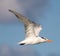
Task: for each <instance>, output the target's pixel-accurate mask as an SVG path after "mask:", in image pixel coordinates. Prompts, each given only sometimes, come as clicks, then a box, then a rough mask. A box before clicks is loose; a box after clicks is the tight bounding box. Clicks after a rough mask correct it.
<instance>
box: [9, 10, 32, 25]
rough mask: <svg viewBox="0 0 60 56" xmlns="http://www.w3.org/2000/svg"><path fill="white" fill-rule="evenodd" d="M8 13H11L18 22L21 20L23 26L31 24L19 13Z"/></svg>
mask: <svg viewBox="0 0 60 56" xmlns="http://www.w3.org/2000/svg"><path fill="white" fill-rule="evenodd" d="M9 11H10V12H12V13H13V14H14V15H15V16H16V17H17V18H18V19H19V20H21V21H22V22H23V23H24V24H26V25H28V24H30V23H31V21H30V20H29V19H28V18H26V17H25V16H23V15H21V14H20V13H18V12H16V11H14V10H9Z"/></svg>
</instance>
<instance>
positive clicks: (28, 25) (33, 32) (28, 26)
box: [9, 10, 51, 45]
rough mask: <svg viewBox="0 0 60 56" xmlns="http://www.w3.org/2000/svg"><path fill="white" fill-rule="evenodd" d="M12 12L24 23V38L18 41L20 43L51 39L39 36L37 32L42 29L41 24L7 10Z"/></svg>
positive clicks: (33, 42) (36, 42)
mask: <svg viewBox="0 0 60 56" xmlns="http://www.w3.org/2000/svg"><path fill="white" fill-rule="evenodd" d="M9 11H10V12H12V13H13V14H14V15H15V16H16V17H17V18H18V19H19V20H21V21H22V22H23V23H24V26H25V33H26V36H25V39H24V40H23V41H20V42H18V44H20V45H27V44H39V43H42V42H51V40H48V39H47V38H45V37H40V36H39V33H40V31H41V30H42V26H41V25H39V24H37V23H35V22H33V21H31V20H29V19H28V18H26V17H25V16H23V15H21V14H20V13H18V12H16V11H13V10H9Z"/></svg>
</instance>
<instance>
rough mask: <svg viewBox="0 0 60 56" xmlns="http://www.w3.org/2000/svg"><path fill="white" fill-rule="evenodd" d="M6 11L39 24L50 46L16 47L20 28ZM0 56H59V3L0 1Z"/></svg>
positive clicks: (56, 0) (50, 0)
mask: <svg viewBox="0 0 60 56" xmlns="http://www.w3.org/2000/svg"><path fill="white" fill-rule="evenodd" d="M8 9H12V10H16V11H17V12H19V13H21V14H22V15H24V16H26V17H28V18H29V19H30V20H32V21H34V22H36V23H38V24H41V25H42V27H43V30H42V31H41V33H40V36H44V37H47V38H48V39H51V40H53V42H51V43H43V44H39V45H32V46H31V45H27V46H19V45H18V44H17V43H18V42H19V41H21V40H23V39H24V37H25V33H24V31H25V30H24V25H23V23H22V22H21V21H19V20H18V19H17V18H16V17H15V15H13V14H12V13H10V12H9V11H8ZM0 56H60V0H0Z"/></svg>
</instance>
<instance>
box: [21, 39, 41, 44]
mask: <svg viewBox="0 0 60 56" xmlns="http://www.w3.org/2000/svg"><path fill="white" fill-rule="evenodd" d="M20 43H25V44H38V43H40V41H39V38H27V39H25V40H23V41H21V42H20Z"/></svg>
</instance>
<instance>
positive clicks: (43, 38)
mask: <svg viewBox="0 0 60 56" xmlns="http://www.w3.org/2000/svg"><path fill="white" fill-rule="evenodd" d="M41 38H42V40H43V42H52V40H49V39H47V38H45V37H41Z"/></svg>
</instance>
